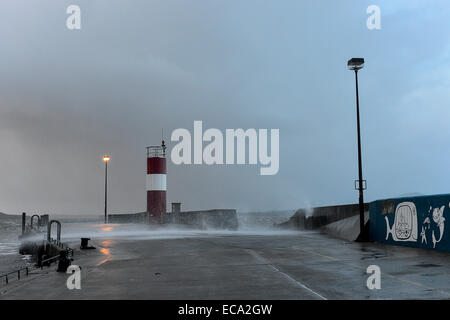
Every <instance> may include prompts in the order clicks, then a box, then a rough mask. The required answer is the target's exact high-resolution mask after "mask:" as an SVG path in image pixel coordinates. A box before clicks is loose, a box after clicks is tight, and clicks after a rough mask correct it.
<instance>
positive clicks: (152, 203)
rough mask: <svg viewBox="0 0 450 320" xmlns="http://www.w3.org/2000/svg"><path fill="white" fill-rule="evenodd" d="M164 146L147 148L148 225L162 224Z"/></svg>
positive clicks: (165, 186)
mask: <svg viewBox="0 0 450 320" xmlns="http://www.w3.org/2000/svg"><path fill="white" fill-rule="evenodd" d="M166 173H167V171H166V145H165V143H164V140H163V141H162V143H161V146H152V147H147V214H148V218H149V220H148V221H149V223H163V222H164V215H165V213H166V191H167V175H166Z"/></svg>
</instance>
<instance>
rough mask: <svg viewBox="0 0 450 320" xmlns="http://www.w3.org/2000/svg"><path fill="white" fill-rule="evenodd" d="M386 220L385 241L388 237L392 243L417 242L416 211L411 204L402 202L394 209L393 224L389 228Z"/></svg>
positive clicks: (386, 218)
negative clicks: (390, 237)
mask: <svg viewBox="0 0 450 320" xmlns="http://www.w3.org/2000/svg"><path fill="white" fill-rule="evenodd" d="M384 218H385V220H386V240H387V239H388V238H389V235H391V236H392V239H393V240H394V241H412V242H415V241H417V233H418V225H417V210H416V206H415V204H414V203H412V202H402V203H399V204H398V205H397V208H396V209H395V216H394V224H393V225H392V228H391V227H390V226H389V219H388V217H387V216H385V217H384Z"/></svg>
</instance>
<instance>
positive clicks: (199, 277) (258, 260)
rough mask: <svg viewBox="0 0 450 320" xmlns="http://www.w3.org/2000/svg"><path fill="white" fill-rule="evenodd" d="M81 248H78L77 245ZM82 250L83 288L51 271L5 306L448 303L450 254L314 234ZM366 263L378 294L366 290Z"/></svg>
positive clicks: (99, 243) (6, 294)
mask: <svg viewBox="0 0 450 320" xmlns="http://www.w3.org/2000/svg"><path fill="white" fill-rule="evenodd" d="M77 244H79V243H77ZM91 244H93V245H94V246H96V247H97V249H96V250H85V251H80V250H76V252H75V257H74V258H75V261H74V262H73V264H76V265H79V266H81V267H82V272H81V289H80V290H69V289H67V287H66V280H67V278H68V276H69V275H68V274H65V273H57V272H56V271H55V269H56V267H55V266H52V267H50V268H47V269H44V270H42V271H41V270H37V271H34V272H33V273H32V274H31V276H30V277H28V278H26V279H23V280H20V281H17V282H15V283H11V284H10V285H8V286H0V293H1V294H0V299H450V254H448V253H445V252H436V251H428V250H423V249H414V248H405V247H399V246H387V245H382V244H376V243H363V244H361V243H354V242H346V241H343V240H339V239H334V238H330V237H328V236H326V235H323V234H319V233H312V232H286V233H276V232H275V233H267V234H264V233H261V234H257V233H249V234H246V233H243V232H236V233H220V232H218V233H213V234H208V233H207V232H206V233H205V232H204V233H202V232H199V233H198V234H195V233H194V234H190V235H189V236H183V235H182V234H180V236H178V237H173V238H168V239H164V238H155V239H126V238H122V237H114V236H111V237H103V238H93V239H92V241H91ZM369 265H378V266H379V267H380V268H381V289H379V290H369V289H368V288H367V287H366V280H367V278H368V277H369V275H368V274H367V273H366V269H367V267H368V266H369Z"/></svg>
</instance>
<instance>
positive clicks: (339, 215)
mask: <svg viewBox="0 0 450 320" xmlns="http://www.w3.org/2000/svg"><path fill="white" fill-rule="evenodd" d="M368 210H369V204H368V203H366V204H365V205H364V211H368ZM356 215H359V205H358V204H346V205H336V206H326V207H316V208H309V209H299V210H297V211H296V212H295V214H294V215H293V216H292V217H291V218H290V219H289V220H288V221H286V222H284V223H280V224H278V225H277V227H280V228H283V229H301V230H313V229H318V228H321V227H323V226H325V225H327V224H330V223H333V222H336V221H339V220H342V219H346V218H349V217H352V216H356Z"/></svg>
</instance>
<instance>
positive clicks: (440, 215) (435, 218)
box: [420, 203, 450, 248]
mask: <svg viewBox="0 0 450 320" xmlns="http://www.w3.org/2000/svg"><path fill="white" fill-rule="evenodd" d="M449 207H450V203H449ZM444 210H445V206H442V207H440V208H434V209H433V208H432V207H430V209H429V210H428V215H427V217H426V218H425V219H424V220H423V224H422V231H421V233H420V235H421V243H425V244H428V243H429V242H428V239H430V237H431V242H432V243H433V248H436V243H439V242H440V241H441V240H442V237H443V236H444V230H445V224H444V222H445V218H444Z"/></svg>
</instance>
